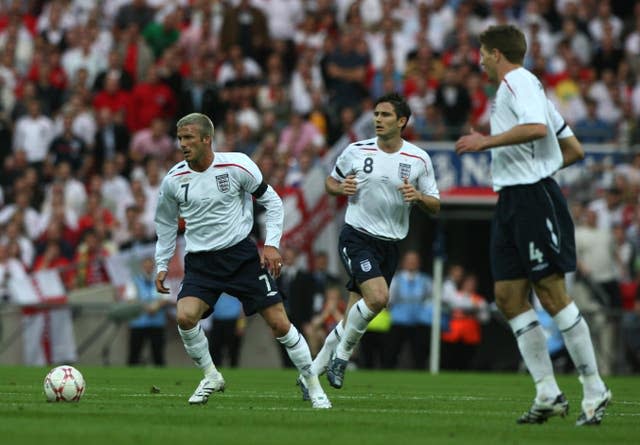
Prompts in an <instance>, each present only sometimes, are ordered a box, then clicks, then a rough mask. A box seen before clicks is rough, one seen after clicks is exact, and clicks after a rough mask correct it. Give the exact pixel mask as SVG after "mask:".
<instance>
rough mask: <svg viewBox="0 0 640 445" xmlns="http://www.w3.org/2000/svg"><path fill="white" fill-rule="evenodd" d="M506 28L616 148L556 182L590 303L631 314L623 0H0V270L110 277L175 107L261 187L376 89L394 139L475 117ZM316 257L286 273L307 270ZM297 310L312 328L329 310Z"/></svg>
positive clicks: (634, 179)
mask: <svg viewBox="0 0 640 445" xmlns="http://www.w3.org/2000/svg"><path fill="white" fill-rule="evenodd" d="M504 23H512V24H516V25H517V26H518V27H520V29H522V30H523V31H524V33H525V35H526V38H527V41H528V46H529V50H528V53H527V56H526V60H525V67H526V68H528V69H530V70H531V71H533V72H534V73H535V74H536V75H537V76H538V77H539V78H540V79H541V81H542V82H543V84H544V85H545V87H546V89H547V93H548V95H549V97H550V98H551V99H552V101H553V102H554V103H555V104H556V106H557V108H558V109H559V111H560V112H561V114H562V115H563V116H564V118H565V119H566V121H567V122H568V123H569V124H570V125H571V126H572V128H573V130H574V131H575V133H576V134H577V136H578V137H579V138H580V140H581V141H582V142H583V143H595V144H598V143H602V144H610V145H611V149H612V150H613V151H614V152H615V151H618V152H622V153H624V154H625V158H624V159H623V162H619V163H610V162H601V163H595V164H591V165H589V166H588V167H585V168H584V169H583V171H582V172H581V173H580V175H579V178H578V179H579V180H578V181H577V182H575V183H574V186H573V187H571V188H570V189H568V190H567V192H568V197H569V199H570V200H571V201H572V202H573V203H574V205H573V210H574V217H575V220H576V225H577V241H578V258H579V260H580V265H579V272H578V275H579V277H583V278H585V279H584V280H582V282H583V283H587V285H588V286H589V288H590V291H591V292H592V293H595V294H596V295H598V298H600V299H602V302H603V304H605V305H606V306H607V307H610V308H621V307H623V306H624V307H625V308H627V309H629V311H631V312H633V309H634V304H635V303H634V300H635V297H636V295H635V292H636V288H637V285H636V283H637V271H638V270H639V269H640V268H639V267H638V263H640V261H639V258H640V256H639V255H638V254H637V253H638V252H640V201H639V196H640V155H634V150H635V147H636V146H637V145H638V144H640V125H639V123H640V2H639V1H635V2H634V1H630V0H626V1H623V0H620V1H607V0H602V1H595V0H581V1H577V0H529V1H517V0H470V1H465V0H336V1H331V0H229V1H223V0H102V1H97V2H96V1H93V0H50V1H46V0H30V1H29V0H0V163H1V164H2V174H1V175H0V225H1V226H2V230H1V231H0V272H1V273H0V275H2V277H5V275H7V274H6V273H5V271H10V270H14V273H15V269H16V268H23V269H24V271H26V272H32V271H37V270H41V269H47V268H52V267H57V268H60V270H61V271H63V272H62V278H63V281H64V284H65V286H66V287H67V289H73V288H78V287H85V286H90V285H93V284H98V283H104V282H107V281H108V280H109V277H108V274H107V272H106V270H105V267H104V263H103V261H101V259H103V258H105V257H107V256H109V255H113V254H114V253H116V252H119V251H120V252H122V251H127V250H130V249H135V248H136V247H137V246H142V245H148V244H149V243H153V242H154V226H153V214H154V210H155V203H156V197H157V192H158V188H159V185H160V182H161V180H162V178H163V176H164V173H165V172H166V171H167V170H168V169H169V168H170V167H171V166H172V165H173V164H174V163H176V162H178V161H179V160H181V152H180V151H179V150H177V145H176V140H175V122H176V121H177V119H178V118H179V117H181V116H183V115H185V114H187V113H190V112H194V111H197V112H201V113H205V114H207V115H208V116H210V117H211V119H212V120H213V122H214V124H215V127H216V133H215V150H217V151H240V152H243V153H246V154H247V155H249V156H251V157H252V158H253V159H254V160H255V162H256V163H257V164H258V165H259V166H260V168H261V169H262V172H263V174H264V176H265V180H266V181H267V182H269V183H270V184H271V185H272V186H274V188H275V189H276V190H277V191H279V192H283V191H284V190H296V189H304V187H305V184H306V183H307V182H308V181H309V180H310V179H309V178H311V177H313V178H315V181H316V182H314V184H317V183H318V182H317V181H318V178H321V179H320V180H322V179H323V178H324V175H325V173H326V172H325V171H324V170H322V168H321V167H320V163H321V161H322V159H323V157H324V156H325V155H326V154H327V153H328V152H329V151H330V149H331V147H332V145H333V144H334V143H335V142H336V141H338V139H339V138H341V137H344V136H346V138H347V140H355V139H357V138H358V135H357V134H356V133H355V132H354V131H353V125H354V123H355V122H356V120H357V118H358V117H359V116H361V115H362V114H364V113H366V112H367V111H370V110H371V104H372V102H373V100H374V99H375V98H376V97H378V96H380V95H382V94H384V93H387V92H391V91H398V92H400V93H402V94H403V95H405V96H406V97H407V98H408V101H409V103H410V106H411V109H412V112H413V116H412V119H411V121H410V125H409V127H408V128H407V130H406V131H405V133H404V137H405V138H406V139H408V140H414V141H452V140H455V139H456V138H457V137H459V135H460V134H462V133H463V132H465V131H467V130H468V129H469V128H470V127H474V128H477V129H480V130H484V131H486V130H487V128H488V119H489V114H490V108H491V106H490V99H491V97H492V94H493V88H494V87H492V86H491V85H489V84H488V83H487V82H486V79H485V77H484V75H483V73H482V72H481V70H480V68H479V44H478V41H477V36H478V34H479V33H480V32H481V31H482V30H484V29H485V28H486V27H487V26H490V25H493V24H504ZM436 174H438V172H437V168H436ZM320 183H321V182H320ZM317 192H318V191H317V190H316V193H317ZM291 255H293V254H291ZM315 263H316V260H315V259H309V258H308V259H306V260H305V261H302V262H301V263H300V264H302V266H300V267H302V268H304V269H305V270H306V273H309V274H313V273H314V272H315V271H316V268H317V266H316V264H315ZM290 264H294V263H293V262H290ZM296 267H298V266H296ZM285 276H288V274H286V273H285ZM465 276H466V275H465ZM471 278H472V281H473V274H471ZM464 281H465V280H462V279H461V280H460V281H459V283H458V286H457V287H456V289H457V290H458V291H461V292H463V291H462V290H461V289H462V286H463V282H464ZM0 284H2V293H3V294H5V295H6V294H7V289H6V283H5V280H4V278H3V279H2V280H0ZM467 286H471V287H470V288H469V289H470V290H467V291H464V292H466V293H467V294H469V295H470V294H473V293H474V292H475V291H474V290H471V289H472V288H473V283H471V284H469V283H467ZM331 288H332V289H333V288H335V286H333V287H331ZM430 292H431V291H429V293H430ZM425 295H426V294H425ZM487 297H489V299H490V296H487ZM323 298H324V297H323ZM323 298H321V299H319V300H318V299H316V300H315V303H313V304H312V306H311V307H312V309H311V313H308V310H309V308H306V309H305V310H306V311H307V312H305V313H306V314H307V315H308V319H307V318H305V321H308V322H311V320H313V319H314V314H315V316H319V315H320V314H321V313H322V308H323V307H324V306H325V301H324V300H323ZM392 298H393V297H392ZM425 298H426V297H425ZM327 300H329V299H328V298H327ZM340 301H342V299H341V300H340ZM465 301H466V300H465ZM474 301H476V300H474ZM467 303H468V301H467ZM467 303H464V304H467ZM469 304H470V303H469ZM333 306H335V305H333ZM333 306H331V307H333ZM482 311H484V309H482ZM482 311H481V312H482ZM307 315H305V317H307ZM335 316H336V314H335V313H333V312H332V314H331V316H329V315H327V317H329V319H334V318H335ZM332 317H334V318H332ZM398 317H400V318H402V315H401V314H396V320H398ZM483 317H484V315H483ZM334 321H335V320H334ZM314 323H315V324H313V326H311V325H310V326H309V330H308V331H306V333H307V334H308V336H309V337H310V338H313V335H314V332H316V333H317V332H320V331H322V330H323V329H324V328H323V329H320V326H324V324H326V323H328V322H327V321H326V320H325V321H322V322H320V321H319V320H318V319H315V322H314ZM318 323H319V324H318ZM329 324H330V323H329ZM329 324H327V326H325V327H328V326H329ZM314 329H315V331H314ZM396 334H397V335H398V336H400V335H401V334H399V333H396ZM402 335H405V334H402ZM407 335H408V334H407ZM371 337H372V338H373V336H371ZM398 338H399V337H398ZM312 341H313V340H312ZM316 341H317V340H316ZM394 341H400V340H397V339H396V340H394ZM474 341H475V340H474ZM363 344H366V343H363ZM638 349H639V350H640V347H639V348H638ZM638 357H640V355H639V356H638ZM396 359H397V358H394V356H393V354H392V355H391V356H388V357H385V358H384V360H385V363H386V364H387V365H388V366H391V364H393V363H394V360H396ZM415 360H416V363H423V360H424V357H418V358H416V359H415ZM636 366H638V365H637V364H636Z"/></svg>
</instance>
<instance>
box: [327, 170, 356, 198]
mask: <svg viewBox="0 0 640 445" xmlns="http://www.w3.org/2000/svg"><path fill="white" fill-rule="evenodd" d="M324 186H325V190H326V191H327V193H329V194H330V195H334V196H336V195H345V196H352V195H355V194H356V191H357V188H358V181H356V175H347V177H346V178H345V179H344V181H342V182H340V181H338V180H336V179H335V178H332V177H331V176H329V177H328V178H327V180H326V181H325V183H324Z"/></svg>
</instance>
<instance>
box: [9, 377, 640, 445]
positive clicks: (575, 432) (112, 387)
mask: <svg viewBox="0 0 640 445" xmlns="http://www.w3.org/2000/svg"><path fill="white" fill-rule="evenodd" d="M80 369H81V371H82V372H83V374H84V376H85V379H86V381H87V390H86V392H85V395H84V397H83V399H82V400H81V401H80V403H46V402H45V399H44V394H43V392H42V380H43V378H44V376H45V374H46V371H47V370H45V369H40V368H25V367H0V443H3V444H12V445H13V444H17V445H20V444H34V445H36V444H37V445H45V444H46V445H48V444H65V445H71V444H82V445H101V444H109V445H124V444H161V443H162V444H164V443H166V444H175V445H182V444H184V445H196V444H208V445H214V444H225V445H226V444H246V445H252V444H258V445H262V444H278V445H287V444H300V445H312V444H332V445H333V444H336V445H338V444H341V445H342V444H344V445H356V444H357V445H359V444H366V445H375V444H384V445H409V444H447V443H450V444H456V445H465V444H468V443H473V444H492V445H493V444H500V445H502V444H551V443H553V444H561V445H567V444H572V443H575V444H581V445H587V444H599V445H600V444H616V445H622V444H640V378H638V377H616V378H614V377H611V378H608V379H607V383H608V384H609V386H610V387H611V389H612V391H613V396H614V398H613V403H612V404H611V405H610V407H609V409H608V410H607V414H606V416H605V419H604V422H603V424H602V425H600V426H599V427H581V428H578V427H576V426H574V422H575V419H576V417H577V415H578V411H579V406H580V394H581V388H580V385H579V383H578V381H577V379H576V378H575V377H560V378H559V380H560V384H561V386H562V388H563V389H564V391H565V393H566V395H567V397H568V398H569V400H570V403H571V413H570V416H569V417H567V418H565V419H559V418H554V419H551V420H550V421H549V422H548V423H546V424H544V425H527V426H518V425H516V424H515V419H516V417H517V416H518V415H520V414H521V413H522V412H523V411H524V410H525V409H526V408H528V406H529V404H530V402H531V399H532V396H533V388H532V383H531V381H530V379H529V377H528V376H526V375H513V374H441V375H438V376H431V375H429V374H428V373H411V372H400V371H397V372H382V371H381V372H366V371H349V372H348V374H347V376H346V381H345V387H344V388H343V389H342V390H339V391H338V390H334V389H331V388H329V387H328V384H326V380H325V379H324V378H323V379H322V381H323V386H325V387H326V388H327V393H328V395H329V398H330V399H331V400H332V402H333V405H334V408H333V409H331V410H313V409H311V408H310V405H309V404H308V403H305V402H302V401H301V399H300V395H299V393H298V392H297V388H296V387H295V385H294V382H295V377H296V374H295V373H294V372H293V371H291V370H286V371H285V370H255V369H252V370H248V369H244V370H223V371H224V375H225V378H226V380H227V391H226V392H225V393H224V394H215V395H214V396H213V397H212V398H211V399H210V400H209V403H208V404H207V405H206V406H189V405H188V404H187V398H188V397H189V396H190V395H191V392H192V391H193V389H195V386H196V385H197V383H198V381H199V379H200V374H199V371H198V370H196V369H195V368H193V369H178V368H173V369H148V368H139V369H131V368H97V367H81V368H80ZM152 385H155V386H157V387H158V388H160V393H158V394H152V393H151V387H152Z"/></svg>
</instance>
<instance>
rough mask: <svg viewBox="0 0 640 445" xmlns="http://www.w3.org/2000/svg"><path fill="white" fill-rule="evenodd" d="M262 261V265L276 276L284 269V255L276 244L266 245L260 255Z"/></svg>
mask: <svg viewBox="0 0 640 445" xmlns="http://www.w3.org/2000/svg"><path fill="white" fill-rule="evenodd" d="M260 263H261V264H262V267H266V268H267V270H268V271H269V272H270V273H271V275H272V276H273V277H274V278H278V277H279V276H280V271H281V270H282V256H281V255H280V251H279V250H278V249H277V248H276V247H274V246H264V249H263V250H262V255H260Z"/></svg>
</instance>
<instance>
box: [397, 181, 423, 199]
mask: <svg viewBox="0 0 640 445" xmlns="http://www.w3.org/2000/svg"><path fill="white" fill-rule="evenodd" d="M398 190H400V192H401V193H402V196H404V202H411V203H414V202H419V201H420V200H421V199H422V193H421V192H419V191H418V190H416V188H415V187H414V186H413V184H409V180H408V179H407V178H404V183H403V184H402V185H401V186H399V187H398Z"/></svg>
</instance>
